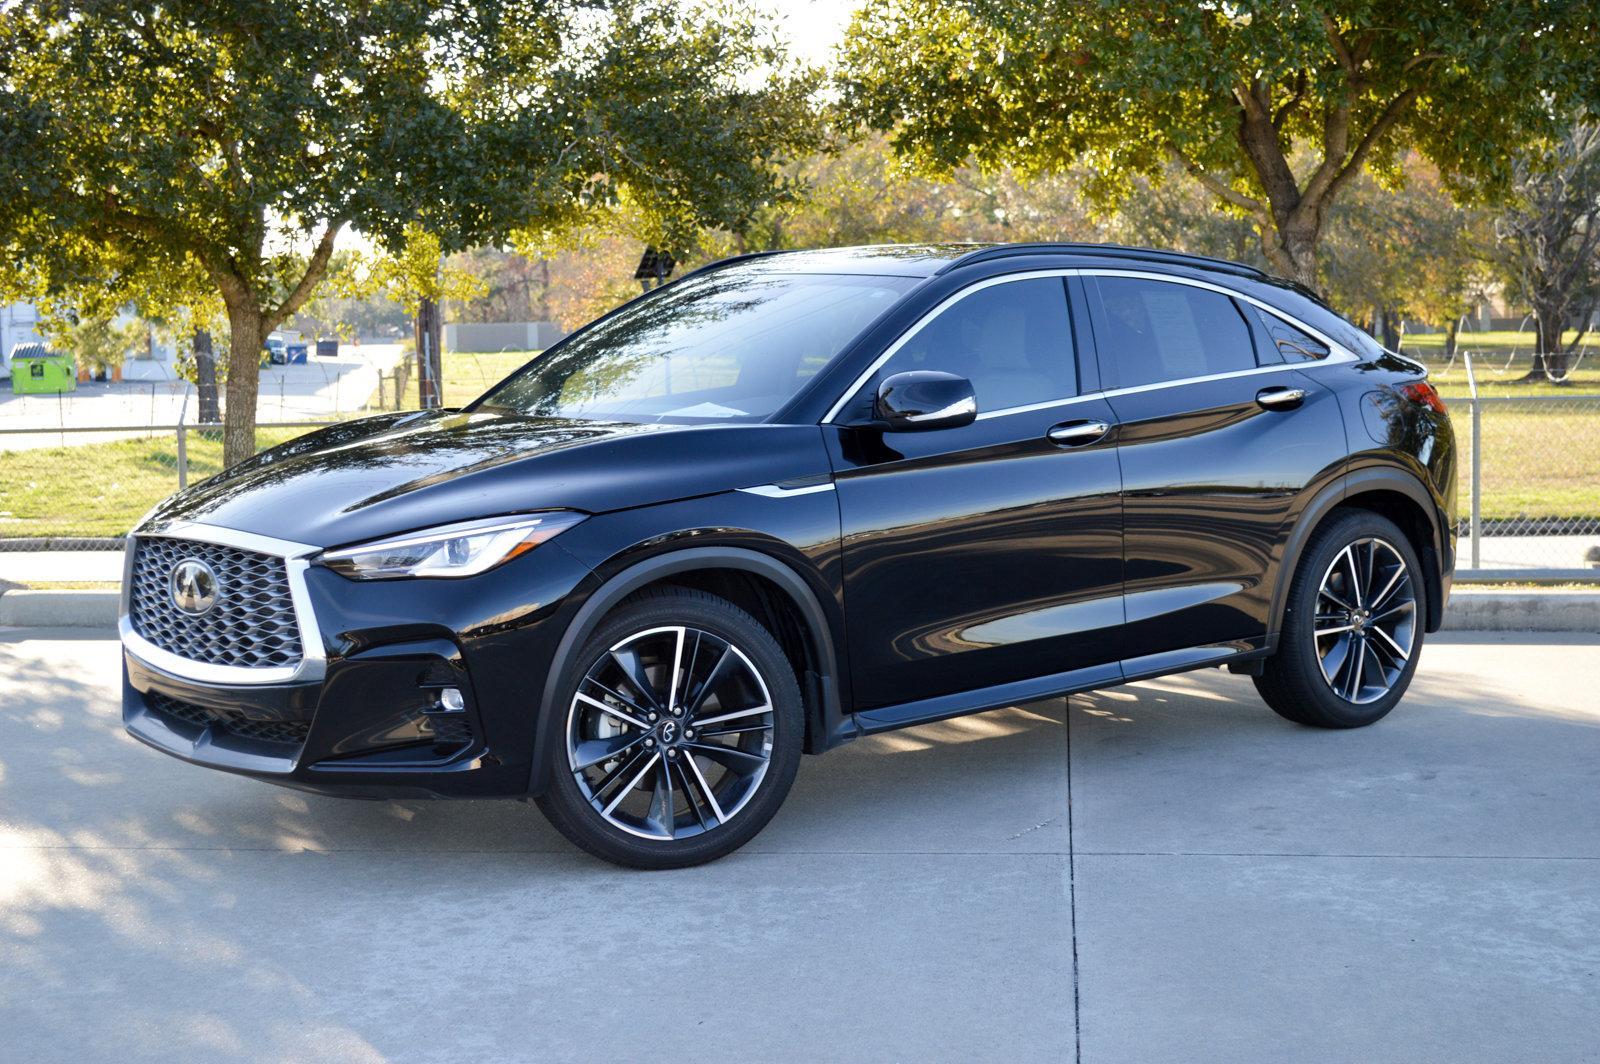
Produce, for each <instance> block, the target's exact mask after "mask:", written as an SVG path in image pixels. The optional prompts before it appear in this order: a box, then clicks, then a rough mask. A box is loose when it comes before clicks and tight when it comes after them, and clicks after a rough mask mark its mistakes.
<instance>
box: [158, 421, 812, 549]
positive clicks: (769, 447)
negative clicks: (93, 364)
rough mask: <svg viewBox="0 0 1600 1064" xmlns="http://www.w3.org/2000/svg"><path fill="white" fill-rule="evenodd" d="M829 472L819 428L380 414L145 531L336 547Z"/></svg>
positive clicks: (334, 430) (181, 506) (193, 499)
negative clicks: (177, 526) (250, 536)
mask: <svg viewBox="0 0 1600 1064" xmlns="http://www.w3.org/2000/svg"><path fill="white" fill-rule="evenodd" d="M827 471H828V461H827V456H826V453H825V451H824V449H823V446H822V439H821V432H820V430H819V429H818V428H817V427H816V426H814V425H809V426H795V425H703V426H702V425H655V424H651V425H637V424H627V423H620V422H595V421H569V420H561V419H553V418H531V417H523V416H521V415H515V414H505V413H473V414H463V413H454V412H450V411H434V412H429V413H424V414H416V413H411V414H384V415H380V416H378V417H372V418H364V419H361V420H359V421H351V422H345V423H342V424H339V425H336V426H333V427H330V428H327V429H322V430H319V431H317V432H313V433H311V434H310V435H307V436H302V437H300V438H299V439H296V440H292V441H290V442H289V443H286V444H283V445H281V446H279V447H274V448H272V449H271V450H269V451H263V452H262V453H261V454H258V455H256V456H255V457H254V458H252V459H250V460H249V461H246V462H241V463H240V464H239V465H237V466H234V467H233V468H232V469H229V470H227V471H226V472H224V473H220V474H218V475H217V476H215V477H212V478H211V479H209V480H207V481H204V482H203V483H200V484H197V485H195V486H194V487H192V488H189V489H188V490H186V491H182V492H179V493H178V494H177V495H174V496H173V497H172V498H171V499H168V500H167V501H166V502H165V503H163V504H162V505H161V506H160V507H159V508H157V510H156V511H155V513H154V514H152V515H151V518H150V520H149V522H148V523H147V527H158V526H160V525H164V524H166V523H168V522H171V521H180V520H181V521H201V522H205V523H207V524H213V525H221V526H223V527H225V528H234V529H240V530H242V531H246V532H254V533H257V534H259V535H265V536H273V537H276V538H279V539H287V540H294V541H296V542H300V543H308V544H312V545H314V546H319V547H331V546H338V545H342V544H347V543H357V542H360V541H362V540H367V539H372V538H375V537H378V536H384V535H389V534H391V533H396V532H406V531H410V530H412V529H418V528H426V527H429V526H431V525H439V524H444V523H447V522H450V521H461V520H467V519H470V518H476V517H494V516H498V515H500V514H508V513H521V512H526V511H530V510H547V509H573V510H582V511H584V512H587V513H602V512H605V511H608V510H618V509H625V508H628V507H634V506H646V505H649V504H652V503H660V502H670V501H672V500H675V499H682V498H689V497H691V496H695V495H709V494H712V493H715V492H719V491H728V490H731V489H733V488H740V487H748V486H752V485H756V484H765V483H770V482H773V481H778V480H787V479H794V478H798V477H807V476H815V475H817V474H821V473H826V472H827Z"/></svg>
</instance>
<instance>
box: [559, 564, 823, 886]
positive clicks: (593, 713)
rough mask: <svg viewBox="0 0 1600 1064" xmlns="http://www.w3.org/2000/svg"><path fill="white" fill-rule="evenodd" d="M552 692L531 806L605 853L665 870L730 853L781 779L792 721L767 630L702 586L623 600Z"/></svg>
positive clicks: (793, 758) (787, 683) (789, 755)
mask: <svg viewBox="0 0 1600 1064" xmlns="http://www.w3.org/2000/svg"><path fill="white" fill-rule="evenodd" d="M561 689H562V701H561V702H560V703H559V704H560V705H561V706H562V707H563V710H564V712H565V719H564V720H563V721H562V741H561V743H560V744H557V745H554V746H553V747H552V749H551V756H552V757H553V758H554V763H553V764H551V765H550V766H549V768H550V780H551V782H550V786H549V788H548V789H547V791H546V793H545V794H544V796H543V797H541V798H540V799H539V805H540V808H541V809H543V811H544V813H545V815H546V816H547V817H549V819H550V822H551V823H552V824H554V825H555V826H556V828H557V829H558V830H560V831H561V833H562V834H564V835H565V836H566V837H567V838H568V839H570V840H572V841H573V842H574V843H576V844H577V845H578V846H581V847H582V848H583V849H585V850H587V851H589V852H590V853H592V854H595V855H596V856H598V857H603V858H605V859H606V860H608V861H613V862H616V863H618V864H624V865H630V866H633V867H636V868H676V867H681V866H684V865H692V864H699V863H702V862H704V861H710V860H714V859H716V858H718V857H721V856H723V855H725V854H728V853H731V852H732V851H733V850H736V849H738V848H739V847H740V846H743V845H744V844H745V843H746V842H748V841H749V840H750V839H751V838H752V837H754V836H755V834H756V833H757V832H759V831H760V830H761V829H762V828H763V827H764V826H766V823H767V821H769V820H770V819H772V816H773V814H774V813H776V812H777V810H778V806H779V805H781V804H782V802H783V799H784V797H785V796H786V795H787V794H788V791H789V786H790V784H791V783H792V782H793V781H794V776H795V772H796V770H797V768H798V766H799V761H800V747H801V741H802V730H803V727H804V716H803V714H802V711H801V705H800V692H799V688H798V686H797V684H796V682H795V676H794V670H793V669H792V668H791V666H790V664H789V661H788V659H787V658H786V657H785V656H784V654H783V651H782V650H781V649H780V648H779V646H778V644H777V641H776V640H775V639H773V637H772V634H771V633H770V632H768V631H767V630H766V629H765V628H764V627H762V626H761V625H760V624H759V623H758V622H757V621H756V620H755V619H754V618H753V617H751V616H750V615H749V614H747V613H745V612H744V611H743V610H740V609H739V608H738V607H736V606H734V605H733V604H731V603H729V602H726V601H724V600H723V599H719V598H717V597H715V596H713V595H708V594H706V593H705V592H702V591H696V590H691V589H688V588H666V589H657V590H652V591H646V592H643V593H641V594H640V595H638V596H635V597H634V598H632V599H630V600H629V601H628V602H626V603H625V604H623V605H622V606H621V607H620V608H618V610H617V611H616V612H615V613H613V614H612V615H611V616H610V617H608V618H607V619H606V620H605V621H604V622H603V623H602V624H601V626H600V628H599V630H598V631H597V632H595V634H594V636H593V637H591V638H590V639H589V640H588V641H587V643H586V644H585V645H584V647H583V649H582V650H581V651H580V652H579V653H578V654H577V655H576V656H575V658H574V659H573V661H572V662H571V663H570V664H569V667H568V669H567V673H566V676H565V679H564V682H563V685H562V688H561Z"/></svg>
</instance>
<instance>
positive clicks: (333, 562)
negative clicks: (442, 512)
mask: <svg viewBox="0 0 1600 1064" xmlns="http://www.w3.org/2000/svg"><path fill="white" fill-rule="evenodd" d="M583 518H584V515H583V514H580V513H573V512H572V511H570V510H557V511H553V512H551V513H543V514H530V515H528V516H526V517H493V518H489V519H488V520H484V521H463V522H461V523H459V524H454V525H444V526H442V527H440V528H433V529H429V530H427V531H425V532H408V533H407V534H405V535H403V536H395V537H394V538H392V539H380V540H378V541H376V542H374V543H364V544H362V545H361V546H359V547H346V548H344V549H343V550H333V551H328V552H327V553H326V554H324V555H323V556H322V559H321V561H322V564H323V565H326V566H327V567H328V568H330V569H332V570H333V571H334V572H336V573H340V574H342V575H344V576H348V577H351V578H353V579H356V580H394V579H397V578H399V577H403V576H445V577H458V576H476V575H477V574H479V573H481V572H485V571H487V570H489V569H493V568H494V567H495V566H497V565H499V564H500V563H501V562H508V561H510V560H511V559H512V558H515V557H516V556H517V555H519V554H526V553H527V552H528V551H530V550H532V549H533V548H535V547H537V546H538V545H539V544H541V543H543V542H544V541H545V540H548V539H550V538H552V537H554V536H555V535H557V534H558V533H560V532H564V531H566V530H567V529H569V528H571V527H572V526H573V525H575V524H577V523H578V522H579V521H582V520H583Z"/></svg>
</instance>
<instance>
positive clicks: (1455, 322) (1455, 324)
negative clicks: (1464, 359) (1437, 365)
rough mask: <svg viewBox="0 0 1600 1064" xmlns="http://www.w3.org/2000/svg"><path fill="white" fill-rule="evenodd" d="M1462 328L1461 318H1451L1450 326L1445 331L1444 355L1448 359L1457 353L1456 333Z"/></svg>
mask: <svg viewBox="0 0 1600 1064" xmlns="http://www.w3.org/2000/svg"><path fill="white" fill-rule="evenodd" d="M1460 329H1461V319H1460V318H1451V319H1450V324H1449V326H1448V327H1447V328H1446V329H1445V331H1444V357H1445V359H1446V360H1447V361H1448V360H1449V359H1451V358H1454V357H1455V354H1456V333H1457V332H1458V331H1460Z"/></svg>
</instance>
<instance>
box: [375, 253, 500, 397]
mask: <svg viewBox="0 0 1600 1064" xmlns="http://www.w3.org/2000/svg"><path fill="white" fill-rule="evenodd" d="M368 283H369V284H370V285H371V286H372V287H373V288H374V289H376V290H379V291H383V292H385V293H387V294H388V296H389V298H390V299H393V300H394V301H395V302H396V303H399V304H400V305H401V306H402V307H404V308H405V310H406V313H408V314H410V315H411V318H412V343H413V345H414V346H413V352H414V355H415V357H416V360H417V399H418V403H419V405H421V407H422V408H423V409H424V410H430V409H432V408H434V407H437V406H439V405H440V404H441V403H442V402H443V400H444V390H443V386H442V382H443V380H444V356H443V353H442V352H441V350H440V348H441V346H442V344H443V342H444V319H443V318H442V317H441V316H440V313H439V307H440V304H441V303H443V302H444V301H445V300H447V299H455V300H467V299H473V298H475V297H477V296H479V295H482V294H483V292H484V290H485V289H484V286H483V283H482V282H481V281H479V280H478V279H477V278H476V277H474V276H473V275H472V274H470V273H468V272H467V271H465V270H463V269H461V268H460V267H458V266H453V265H448V264H447V263H445V261H444V253H443V251H442V249H441V246H440V243H439V238H438V236H437V235H435V234H433V233H430V232H428V231H427V230H426V229H423V228H422V227H421V226H417V225H413V226H409V227H407V229H406V237H405V244H404V246H402V247H401V249H400V251H399V253H398V254H395V255H386V256H382V257H380V258H379V259H377V260H376V261H375V262H374V263H373V264H372V268H371V270H370V271H369V273H368Z"/></svg>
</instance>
